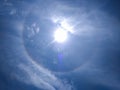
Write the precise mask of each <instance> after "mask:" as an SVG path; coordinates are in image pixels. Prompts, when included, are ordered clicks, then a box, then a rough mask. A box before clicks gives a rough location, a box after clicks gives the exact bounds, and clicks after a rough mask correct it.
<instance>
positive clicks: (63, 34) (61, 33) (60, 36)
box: [54, 29, 67, 43]
mask: <svg viewBox="0 0 120 90" xmlns="http://www.w3.org/2000/svg"><path fill="white" fill-rule="evenodd" d="M54 38H55V41H56V42H59V43H63V42H65V41H66V39H67V31H65V30H63V29H57V30H56V31H55V33H54Z"/></svg>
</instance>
